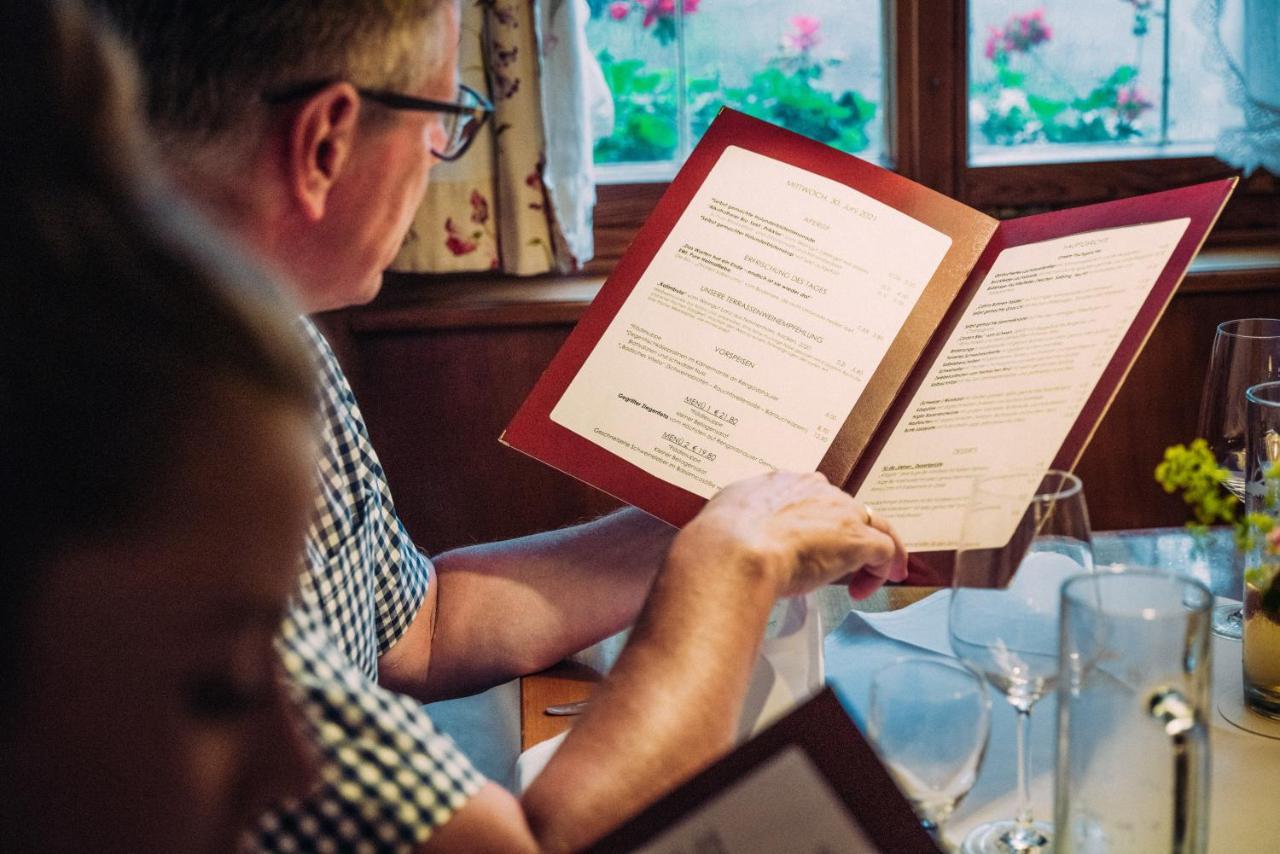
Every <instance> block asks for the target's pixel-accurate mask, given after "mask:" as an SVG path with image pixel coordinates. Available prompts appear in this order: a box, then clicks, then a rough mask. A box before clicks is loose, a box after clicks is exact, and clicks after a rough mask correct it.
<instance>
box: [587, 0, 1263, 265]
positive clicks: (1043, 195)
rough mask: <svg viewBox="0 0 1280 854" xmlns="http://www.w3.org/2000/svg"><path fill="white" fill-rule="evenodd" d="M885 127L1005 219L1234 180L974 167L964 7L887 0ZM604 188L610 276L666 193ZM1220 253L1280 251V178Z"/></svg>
mask: <svg viewBox="0 0 1280 854" xmlns="http://www.w3.org/2000/svg"><path fill="white" fill-rule="evenodd" d="M883 2H884V4H885V14H884V16H883V18H884V25H885V30H886V33H885V35H886V38H885V45H886V48H887V50H888V52H889V65H890V68H892V69H893V73H892V74H889V75H886V78H887V81H886V82H887V91H886V93H885V105H886V109H885V121H886V131H887V139H888V142H889V148H890V151H891V153H892V156H893V159H894V167H893V168H894V170H895V171H897V172H899V173H900V174H902V175H905V176H906V177H908V178H911V179H912V180H915V181H919V182H920V183H922V184H925V185H926V186H929V187H932V188H933V189H935V190H938V191H939V192H942V193H945V194H947V195H949V196H952V197H954V198H956V199H959V200H960V201H962V202H965V203H966V204H968V205H971V206H973V207H975V208H978V209H980V210H983V211H986V212H988V213H990V214H992V215H994V216H997V217H999V218H1002V219H1003V218H1007V217H1011V216H1017V215H1021V214H1025V213H1031V212H1034V211H1037V210H1050V209H1054V208H1062V207H1069V206H1072V205H1081V204H1088V203H1090V202H1098V201H1104V200H1106V199H1114V198H1120V197H1123V196H1131V195H1136V194H1140V193H1145V192H1151V191H1154V190H1158V189H1163V188H1167V187H1174V186H1180V185H1183V184H1191V183H1195V182H1197V181H1209V180H1213V179H1215V178H1222V177H1225V176H1228V175H1232V174H1236V170H1235V169H1233V168H1232V167H1230V166H1228V165H1227V164H1225V163H1223V162H1222V161H1220V160H1217V159H1216V158H1213V157H1174V158H1133V159H1124V160H1114V161H1089V162H1082V163H1046V164H1028V165H1013V166H969V165H968V164H967V162H966V155H967V140H968V132H969V128H968V104H967V97H968V92H967V80H968V56H967V50H966V45H967V43H968V40H967V35H966V34H967V29H968V26H967V15H968V3H967V0H883ZM666 186H667V185H666V184H665V183H644V184H602V185H599V186H597V188H596V194H597V202H596V210H595V237H596V254H595V258H594V259H593V260H592V261H591V262H589V263H588V264H587V265H586V268H585V270H584V272H586V273H588V274H597V275H603V274H607V273H608V272H609V271H610V270H611V269H612V267H613V265H614V263H616V261H617V259H618V258H619V257H621V255H622V252H623V251H625V249H626V247H627V245H628V244H629V243H630V242H631V238H632V237H633V236H634V234H635V232H636V230H637V229H638V228H639V227H640V224H641V223H643V222H644V219H645V217H646V216H647V215H648V214H649V212H650V211H651V210H653V206H654V205H655V204H656V203H657V201H658V198H659V197H660V196H661V195H662V193H663V191H664V190H665V189H666ZM1209 245H1210V246H1213V247H1238V246H1271V247H1280V179H1278V177H1277V176H1273V175H1270V174H1268V173H1266V172H1264V171H1261V170H1259V171H1258V172H1256V173H1255V174H1254V175H1252V176H1250V178H1249V179H1247V180H1245V181H1242V182H1241V185H1240V186H1239V187H1238V188H1237V190H1236V193H1235V195H1234V197H1233V198H1232V200H1231V202H1230V203H1229V204H1228V206H1227V208H1226V210H1225V211H1224V212H1223V215H1222V218H1221V220H1220V221H1219V223H1218V226H1217V227H1216V229H1215V230H1214V232H1213V235H1212V237H1211V239H1210V243H1209Z"/></svg>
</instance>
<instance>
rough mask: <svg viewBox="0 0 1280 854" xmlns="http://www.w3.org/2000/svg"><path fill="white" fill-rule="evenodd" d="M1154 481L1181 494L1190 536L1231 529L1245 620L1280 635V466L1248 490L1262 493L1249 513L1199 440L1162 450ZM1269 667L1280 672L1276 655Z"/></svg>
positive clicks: (1222, 470)
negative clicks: (1239, 556) (1239, 560)
mask: <svg viewBox="0 0 1280 854" xmlns="http://www.w3.org/2000/svg"><path fill="white" fill-rule="evenodd" d="M1155 477H1156V481H1157V482H1158V483H1159V484H1160V486H1161V487H1163V488H1164V491H1165V492H1168V493H1171V494H1172V493H1178V494H1180V495H1181V496H1182V499H1183V501H1185V502H1186V504H1187V506H1188V507H1190V508H1191V514H1192V517H1193V521H1191V522H1188V523H1187V526H1188V527H1189V528H1190V529H1191V530H1192V532H1193V533H1195V534H1198V535H1201V536H1203V535H1204V534H1205V533H1207V531H1208V528H1209V526H1211V525H1217V524H1224V525H1231V526H1232V527H1233V528H1234V530H1235V539H1236V548H1237V549H1238V550H1239V551H1240V552H1241V553H1243V554H1244V556H1245V573H1244V587H1245V590H1244V595H1245V604H1244V611H1245V620H1246V622H1248V621H1249V620H1250V619H1262V620H1266V621H1268V622H1269V623H1273V624H1274V625H1275V626H1276V627H1277V628H1278V629H1280V525H1277V520H1278V517H1280V464H1276V463H1273V464H1272V465H1271V466H1270V467H1269V468H1268V469H1267V471H1266V472H1265V473H1264V474H1263V478H1262V483H1261V484H1254V485H1252V486H1251V488H1253V489H1260V490H1262V492H1261V493H1260V494H1261V495H1262V501H1261V508H1260V509H1255V510H1254V511H1253V512H1249V513H1246V512H1245V508H1244V507H1243V505H1242V504H1241V502H1240V499H1238V498H1236V497H1235V496H1234V495H1232V494H1231V493H1230V492H1228V491H1227V487H1226V482H1227V477H1228V475H1227V470H1226V469H1224V468H1223V467H1222V466H1220V465H1218V463H1217V461H1216V460H1215V459H1214V457H1213V452H1212V451H1210V450H1209V444H1208V442H1206V441H1205V440H1204V439H1196V440H1195V441H1193V442H1192V443H1191V444H1190V445H1173V446H1171V447H1169V448H1168V449H1167V450H1165V452H1164V459H1163V460H1161V461H1160V464H1159V465H1157V466H1156V470H1155ZM1274 666H1275V667H1276V668H1277V669H1280V650H1277V654H1276V656H1275V665H1274ZM1277 676H1278V679H1280V673H1278V674H1277Z"/></svg>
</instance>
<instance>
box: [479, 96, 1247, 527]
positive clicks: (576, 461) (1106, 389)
mask: <svg viewBox="0 0 1280 854" xmlns="http://www.w3.org/2000/svg"><path fill="white" fill-rule="evenodd" d="M1234 183H1235V182H1234V180H1225V181H1218V182H1213V183H1210V184H1202V185H1198V186H1195V187H1188V188H1184V189H1182V190H1175V191H1169V192H1166V193H1159V194H1154V195H1152V196H1146V197H1139V198H1134V199H1123V200H1119V201H1114V202H1108V203H1105V204H1102V205H1094V206H1091V207H1086V208H1077V209H1073V210H1067V211H1060V212H1057V213H1052V214H1042V215H1038V216H1033V217H1026V218H1023V219H1019V220H1012V221H1009V222H1004V223H999V222H997V221H995V220H993V219H991V218H989V217H987V216H985V215H983V214H981V213H980V212H978V211H973V210H971V209H969V208H966V207H965V206H963V205H961V204H959V203H957V202H955V201H954V200H951V199H948V198H946V197H944V196H941V195H939V194H937V193H935V192H933V191H931V190H928V189H927V188H924V187H922V186H920V185H918V184H915V183H913V182H911V181H909V180H907V179H905V178H902V177H901V176H898V175H895V174H893V173H891V172H887V171H886V170H883V169H880V168H878V167H876V166H874V165H872V164H869V163H867V162H865V161H862V160H859V159H857V158H853V157H850V156H848V155H845V154H842V153H840V152H837V151H834V150H832V149H829V148H827V147H825V146H822V145H820V144H818V143H815V142H812V141H810V140H807V139H803V138H801V137H798V136H796V135H794V134H791V133H790V132H788V131H785V130H782V129H780V128H776V127H773V126H771V125H767V124H765V123H763V122H759V121H756V120H754V119H751V118H748V117H746V116H743V115H741V114H738V113H734V112H732V111H728V110H726V111H723V112H722V114H721V115H720V117H719V118H718V119H717V120H716V122H715V123H713V125H712V127H711V128H710V129H709V130H708V132H707V134H706V135H705V136H704V138H703V141H702V143H701V144H700V145H699V146H698V148H697V149H696V150H695V152H694V154H693V156H692V157H691V158H690V160H689V162H688V164H687V165H686V167H685V168H684V169H683V170H682V171H681V173H680V175H679V176H677V178H676V179H675V181H673V182H672V185H671V187H670V189H669V190H668V192H667V193H666V195H664V197H663V199H662V201H661V202H660V203H659V205H658V207H657V208H656V209H655V211H654V214H653V215H652V216H651V217H650V219H649V221H648V222H647V223H646V225H645V226H644V228H642V229H641V232H640V233H639V234H638V235H637V237H636V239H635V241H634V242H633V244H632V246H631V248H630V249H629V250H628V252H627V254H626V256H625V257H624V258H623V259H622V261H620V262H619V264H618V267H617V269H616V270H615V272H614V274H613V275H612V276H611V277H610V279H609V281H608V282H606V283H605V285H604V287H603V289H602V290H601V293H600V295H599V297H598V298H597V300H596V301H595V303H593V305H592V307H591V309H590V310H589V311H588V313H587V315H586V316H585V317H584V318H583V320H582V321H581V322H580V323H579V325H578V328H577V329H575V331H574V333H573V335H572V336H571V337H570V339H569V341H568V342H567V343H566V345H565V347H564V348H563V349H562V351H561V352H560V353H559V354H558V355H557V357H556V359H555V361H554V362H553V363H552V365H551V366H550V368H549V369H548V370H547V372H546V373H545V374H544V376H543V377H542V379H541V380H540V381H539V383H538V385H537V387H535V389H534V391H533V392H532V393H531V395H530V397H529V399H528V400H527V401H526V402H525V404H524V406H523V407H522V408H521V410H520V412H519V413H517V415H516V417H515V419H514V420H513V421H512V424H511V425H510V427H508V429H507V432H506V433H505V434H504V441H506V442H507V443H508V444H510V445H512V446H513V447H516V448H518V449H520V450H523V451H525V452H527V453H529V454H531V455H533V456H535V457H537V458H539V459H542V460H544V461H545V462H548V463H550V464H551V465H554V466H556V467H557V468H560V469H562V470H564V471H566V472H568V473H569V474H572V475H574V476H575V477H578V478H580V479H582V480H585V481H587V482H588V483H592V484H594V485H596V486H598V487H599V488H601V489H604V490H605V491H607V492H609V493H611V494H613V495H615V496H616V497H618V498H621V499H623V500H625V501H627V502H629V503H631V504H634V505H636V506H638V507H640V508H642V509H644V510H647V511H649V512H651V513H653V514H655V515H657V516H659V517H661V518H664V519H666V520H668V521H670V522H673V523H676V524H682V523H683V522H685V521H687V520H688V519H689V518H691V517H692V516H693V514H694V513H696V512H697V510H698V509H699V507H701V505H702V504H703V503H704V502H705V500H706V499H707V498H709V497H710V496H712V495H714V494H715V493H716V492H717V491H719V490H720V489H722V488H723V487H725V486H726V485H728V484H729V483H732V482H734V481H736V480H739V479H741V478H744V477H748V476H751V475H754V474H759V473H760V472H763V471H769V470H774V469H786V470H797V471H808V470H815V469H816V470H818V471H821V472H822V473H824V474H825V475H826V476H827V477H828V478H829V479H830V480H831V481H832V482H833V483H836V484H838V485H841V486H843V488H844V489H845V490H846V491H848V492H850V493H851V494H855V495H856V496H857V497H859V498H860V499H862V500H864V501H865V502H867V503H869V504H871V505H873V506H875V507H876V508H877V511H878V512H881V513H883V514H884V515H885V516H887V517H888V518H890V519H892V520H893V521H894V523H895V524H896V525H897V528H898V531H899V533H901V534H902V538H903V539H904V540H905V541H906V544H907V546H908V547H910V548H912V549H913V550H917V549H921V550H926V551H928V550H939V551H946V550H949V549H951V548H954V545H955V543H956V541H957V538H958V533H959V522H960V519H959V513H960V511H959V508H960V507H961V506H962V505H963V497H964V493H965V490H966V489H967V487H968V484H969V483H971V482H972V480H973V478H974V477H976V476H978V475H981V474H984V473H987V472H991V471H998V472H1000V473H1006V472H1010V471H1016V472H1025V473H1026V479H1027V494H1028V496H1030V494H1031V492H1032V490H1033V489H1034V487H1035V484H1036V483H1038V481H1039V478H1040V474H1042V473H1043V471H1044V470H1045V469H1047V468H1049V467H1050V466H1057V467H1060V468H1071V467H1072V466H1074V464H1075V462H1076V460H1077V459H1078V458H1079V455H1080V454H1081V453H1082V451H1083V449H1084V446H1085V444H1086V443H1087V441H1088V438H1089V436H1090V435H1091V433H1092V430H1093V428H1094V426H1096V424H1097V422H1098V421H1099V420H1100V419H1101V417H1102V414H1103V412H1104V411H1105V409H1106V407H1107V405H1108V404H1109V403H1110V401H1111V399H1112V398H1113V397H1114V395H1115V392H1116V391H1117V389H1118V388H1119V386H1120V383H1121V382H1122V381H1123V379H1124V376H1125V374H1126V373H1127V371H1128V369H1129V367H1130V366H1131V365H1132V363H1133V361H1134V359H1136V357H1137V354H1138V352H1139V350H1140V349H1141V346H1142V344H1143V343H1144V342H1145V340H1146V338H1147V337H1148V335H1149V334H1150V332H1151V329H1152V328H1153V327H1154V325H1155V323H1156V321H1157V320H1158V319H1159V317H1160V314H1161V313H1162V312H1163V310H1164V308H1165V306H1166V305H1167V304H1168V301H1169V299H1170V298H1171V297H1172V294H1173V292H1174V290H1175V288H1176V286H1177V284H1178V282H1179V281H1180V280H1181V278H1182V276H1183V274H1184V273H1185V271H1186V269H1187V266H1188V265H1189V264H1190V262H1191V259H1192V258H1193V257H1194V255H1195V252H1196V251H1197V250H1198V249H1199V247H1200V245H1201V243H1202V242H1203V240H1204V238H1205V236H1206V235H1207V233H1208V231H1209V229H1210V228H1211V226H1212V224H1213V222H1214V221H1215V220H1216V218H1217V215H1218V213H1219V211H1220V210H1221V207H1222V205H1223V204H1224V203H1225V201H1226V198H1227V197H1228V196H1229V194H1230V192H1231V189H1232V188H1233V186H1234ZM1007 533H1008V532H999V531H996V532H992V537H993V538H994V539H999V538H1000V537H1001V536H1006V538H1007Z"/></svg>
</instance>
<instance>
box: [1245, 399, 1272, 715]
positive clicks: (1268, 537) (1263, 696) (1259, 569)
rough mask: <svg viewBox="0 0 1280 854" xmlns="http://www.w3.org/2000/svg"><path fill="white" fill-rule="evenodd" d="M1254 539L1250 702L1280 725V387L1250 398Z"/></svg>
mask: <svg viewBox="0 0 1280 854" xmlns="http://www.w3.org/2000/svg"><path fill="white" fill-rule="evenodd" d="M1245 398H1246V399H1247V401H1248V415H1249V458H1248V465H1247V467H1246V469H1245V475H1246V478H1247V482H1248V484H1249V488H1248V493H1247V496H1246V498H1245V510H1246V511H1247V512H1248V519H1249V523H1250V526H1249V529H1250V537H1249V540H1250V541H1249V543H1248V544H1247V548H1246V550H1245V563H1244V650H1243V653H1244V655H1243V664H1244V702H1245V705H1246V706H1248V707H1249V708H1251V709H1253V710H1254V711H1255V712H1258V713H1259V714H1262V715H1266V716H1268V717H1271V718H1277V719H1280V382H1269V383H1261V384H1259V385H1255V386H1252V387H1251V388H1250V389H1249V390H1248V391H1247V392H1246V393H1245Z"/></svg>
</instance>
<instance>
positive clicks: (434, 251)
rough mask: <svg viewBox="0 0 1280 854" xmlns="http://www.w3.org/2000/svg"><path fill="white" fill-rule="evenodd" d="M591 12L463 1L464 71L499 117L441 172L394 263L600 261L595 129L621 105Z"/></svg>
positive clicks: (517, 269)
mask: <svg viewBox="0 0 1280 854" xmlns="http://www.w3.org/2000/svg"><path fill="white" fill-rule="evenodd" d="M586 16H587V10H586V5H585V3H584V2H583V0H464V3H463V4H462V40H461V45H460V50H459V78H460V80H461V81H462V82H463V83H466V84H467V85H469V86H471V87H472V88H474V89H476V90H477V91H480V92H487V93H488V95H489V99H490V100H491V101H492V102H493V105H494V115H493V119H492V120H491V121H490V122H489V124H488V125H487V126H486V128H485V129H484V131H483V132H482V133H481V135H480V136H479V137H478V138H477V139H476V141H475V142H474V143H473V145H472V148H471V150H470V151H468V152H467V154H466V156H464V157H463V158H461V159H460V160H457V161H455V162H453V163H442V164H439V165H437V166H436V168H435V169H434V170H433V171H432V173H431V183H430V185H429V187H428V190H427V196H426V198H425V199H424V200H423V204H422V206H421V207H420V208H419V209H418V213H417V215H416V216H415V218H414V222H413V226H412V228H411V229H410V231H409V235H408V237H407V238H406V240H405V244H404V246H403V248H402V249H401V251H400V254H399V255H398V256H397V258H396V260H395V262H394V263H393V265H392V268H393V269H396V270H402V271H413V272H428V273H456V272H472V271H480V270H495V271H502V272H504V273H512V274H516V275H521V276H529V275H537V274H539V273H547V272H553V271H555V272H567V271H569V270H571V269H573V268H574V267H575V266H578V265H580V264H582V263H583V262H585V261H587V260H589V259H590V257H591V254H592V251H593V247H592V239H591V209H592V206H593V205H594V204H595V182H594V176H593V175H592V173H591V142H592V136H591V133H592V127H593V120H594V121H608V122H611V121H612V115H611V108H612V105H611V103H610V102H609V101H608V97H609V96H608V89H607V88H606V87H605V85H604V81H603V78H602V77H601V76H600V72H599V69H598V67H597V66H596V64H595V61H594V58H593V57H592V55H591V52H590V50H589V49H588V48H587V45H586V38H585V30H584V24H585V21H586ZM602 98H603V103H602V101H601V99H602ZM548 116H551V117H554V120H553V121H551V122H549V121H547V117H548Z"/></svg>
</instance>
